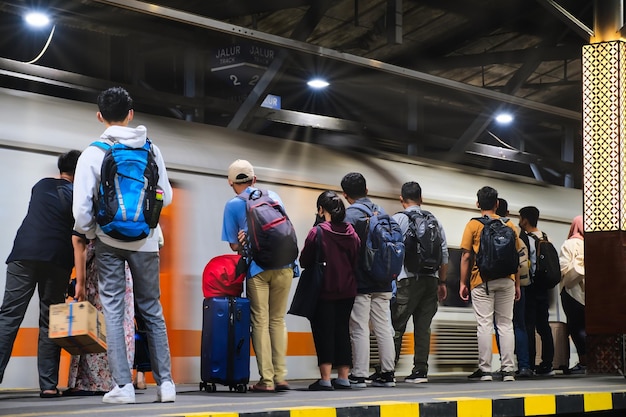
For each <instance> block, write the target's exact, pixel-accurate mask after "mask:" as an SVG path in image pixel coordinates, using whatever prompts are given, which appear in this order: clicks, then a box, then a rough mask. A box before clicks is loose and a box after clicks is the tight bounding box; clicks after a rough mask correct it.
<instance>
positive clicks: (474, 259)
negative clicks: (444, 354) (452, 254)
mask: <svg viewBox="0 0 626 417" xmlns="http://www.w3.org/2000/svg"><path fill="white" fill-rule="evenodd" d="M477 197H478V202H477V204H476V205H477V207H478V208H479V209H480V213H481V216H482V217H479V218H473V219H471V220H470V221H469V222H468V223H467V225H466V226H465V230H464V231H463V237H462V239H461V250H462V254H461V265H460V270H461V271H460V286H459V296H460V297H461V299H462V300H464V301H468V300H469V295H470V289H471V294H472V307H473V308H474V314H475V316H476V322H477V325H478V328H477V337H478V354H479V359H478V367H479V371H480V375H478V376H479V377H480V380H481V381H491V380H492V379H493V377H492V375H491V372H492V369H491V360H492V357H493V353H492V341H493V330H494V318H495V322H496V324H497V328H498V335H499V339H500V358H501V364H502V380H503V381H505V382H507V381H515V353H514V352H515V336H514V333H513V303H514V301H515V300H519V297H520V283H519V271H518V269H519V250H520V245H519V244H518V235H517V231H516V230H515V225H514V224H513V222H511V221H510V220H508V219H506V218H504V219H506V221H505V220H504V219H501V218H500V216H498V215H497V214H496V213H495V211H496V209H497V208H498V192H497V191H496V190H495V189H493V188H491V187H482V188H481V189H480V190H478V193H477ZM490 232H494V234H489V233H490ZM495 232H497V233H495ZM496 237H497V241H495V240H496V239H495V238H496ZM487 239H494V241H493V242H492V241H488V240H487ZM496 244H499V248H500V249H502V250H495V251H494V250H492V248H491V247H490V246H491V245H496ZM509 252H510V253H509ZM495 266H498V268H495ZM494 271H495V272H494ZM468 283H469V287H468Z"/></svg>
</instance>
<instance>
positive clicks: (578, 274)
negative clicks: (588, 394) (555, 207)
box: [559, 216, 587, 374]
mask: <svg viewBox="0 0 626 417" xmlns="http://www.w3.org/2000/svg"><path fill="white" fill-rule="evenodd" d="M584 234H585V232H584V229H583V216H576V217H574V219H573V220H572V225H571V226H570V229H569V234H568V235H567V240H566V241H565V242H563V246H562V247H561V255H560V257H559V263H560V264H561V303H562V304H563V310H564V311H565V315H566V316H567V331H568V333H569V334H570V336H571V337H572V341H573V342H574V346H576V351H577V352H578V360H579V363H578V364H576V366H574V367H573V368H571V369H570V370H569V371H568V372H567V373H572V374H584V373H585V366H586V359H587V358H586V353H587V351H586V348H585V338H586V336H587V333H586V332H585V244H584Z"/></svg>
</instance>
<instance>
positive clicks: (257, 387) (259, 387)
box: [248, 384, 276, 393]
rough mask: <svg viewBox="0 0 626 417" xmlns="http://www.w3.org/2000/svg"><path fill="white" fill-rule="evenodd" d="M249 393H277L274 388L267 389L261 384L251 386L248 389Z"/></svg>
mask: <svg viewBox="0 0 626 417" xmlns="http://www.w3.org/2000/svg"><path fill="white" fill-rule="evenodd" d="M248 391H252V392H271V393H274V392H276V390H275V389H274V388H270V387H266V386H265V385H260V384H254V385H250V387H249V388H248Z"/></svg>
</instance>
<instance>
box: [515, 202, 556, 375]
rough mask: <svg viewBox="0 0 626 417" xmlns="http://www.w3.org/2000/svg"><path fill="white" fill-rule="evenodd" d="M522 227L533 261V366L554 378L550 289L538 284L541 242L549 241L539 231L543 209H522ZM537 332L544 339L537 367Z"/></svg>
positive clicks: (529, 315) (529, 312) (529, 306)
mask: <svg viewBox="0 0 626 417" xmlns="http://www.w3.org/2000/svg"><path fill="white" fill-rule="evenodd" d="M519 216H520V221H519V227H520V229H521V236H520V237H521V239H522V241H524V243H525V244H526V247H527V248H528V255H529V256H528V257H529V259H530V277H531V284H530V285H529V286H528V287H526V315H525V317H526V332H527V334H528V357H529V359H530V367H531V368H532V369H533V370H534V371H535V375H537V376H553V375H554V369H552V361H553V359H554V339H553V337H552V329H551V328H550V322H549V313H548V310H549V308H550V291H551V290H550V289H547V288H545V287H544V286H542V285H541V283H540V282H538V281H537V279H536V277H535V275H536V273H537V244H536V241H537V240H541V239H546V240H547V236H545V233H542V232H541V230H539V229H538V228H537V222H538V221H539V209H537V207H533V206H527V207H522V208H521V209H520V210H519ZM535 330H536V331H537V333H538V334H539V336H540V337H541V363H540V364H539V366H536V364H535V356H536V354H537V349H536V345H535Z"/></svg>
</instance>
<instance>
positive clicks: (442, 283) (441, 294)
mask: <svg viewBox="0 0 626 417" xmlns="http://www.w3.org/2000/svg"><path fill="white" fill-rule="evenodd" d="M438 272H439V282H438V285H437V298H438V299H439V301H443V300H445V299H446V298H447V297H448V286H447V285H446V277H447V274H448V264H447V263H445V264H442V265H441V266H440V267H439V271H438Z"/></svg>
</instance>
